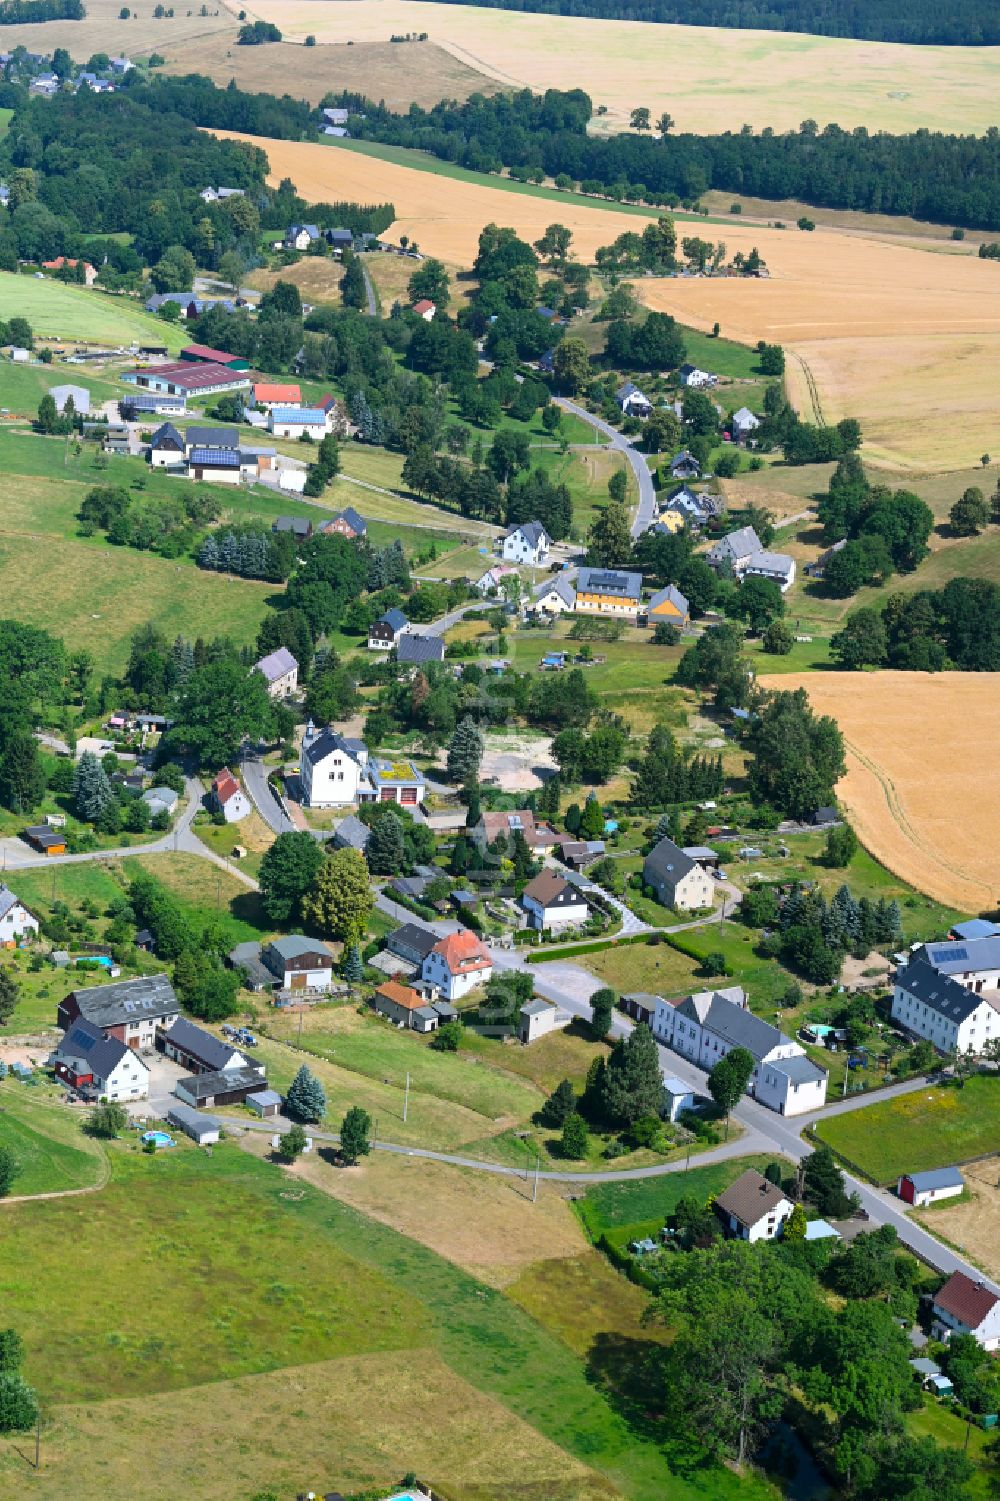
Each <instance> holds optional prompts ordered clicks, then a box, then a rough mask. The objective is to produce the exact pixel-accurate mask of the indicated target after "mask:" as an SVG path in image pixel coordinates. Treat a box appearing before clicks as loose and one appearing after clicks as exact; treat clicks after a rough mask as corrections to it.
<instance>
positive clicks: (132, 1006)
mask: <svg viewBox="0 0 1000 1501" xmlns="http://www.w3.org/2000/svg"><path fill="white" fill-rule="evenodd" d="M180 1010H181V1008H180V1004H179V1002H178V1000H177V997H176V996H175V995H174V990H173V986H172V985H171V983H170V980H169V977H168V976H167V975H164V974H158V975H142V976H141V977H140V978H139V979H137V980H114V981H112V983H111V984H110V985H92V986H88V987H86V988H85V989H81V990H71V991H70V993H69V995H67V996H66V998H65V1000H62V1001H60V1002H59V1006H58V1009H57V1012H56V1024H57V1026H59V1027H61V1028H62V1029H63V1031H64V1032H67V1031H69V1029H70V1028H71V1027H72V1026H73V1024H74V1022H77V1021H85V1022H88V1023H89V1024H90V1025H91V1026H92V1027H97V1028H99V1029H100V1030H101V1031H102V1032H104V1033H106V1034H107V1035H108V1036H109V1037H116V1038H117V1039H118V1041H119V1042H123V1043H124V1044H125V1045H126V1047H129V1048H133V1049H138V1050H139V1051H141V1052H146V1051H151V1050H152V1048H153V1046H154V1045H155V1042H156V1033H157V1029H158V1028H160V1027H168V1026H170V1025H171V1023H172V1022H173V1021H174V1019H175V1018H176V1017H178V1016H179V1015H180Z"/></svg>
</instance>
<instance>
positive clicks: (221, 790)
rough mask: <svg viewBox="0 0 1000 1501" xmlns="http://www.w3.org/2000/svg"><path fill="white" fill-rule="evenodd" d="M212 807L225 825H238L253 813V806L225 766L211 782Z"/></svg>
mask: <svg viewBox="0 0 1000 1501" xmlns="http://www.w3.org/2000/svg"><path fill="white" fill-rule="evenodd" d="M211 801H212V806H213V808H214V809H215V811H216V813H221V814H222V816H223V818H224V819H225V820H226V823H239V821H240V819H241V818H246V816H247V814H248V813H251V812H252V811H253V805H252V804H251V802H250V799H249V798H248V797H247V795H246V793H245V792H244V791H243V788H242V787H241V786H240V784H239V782H238V781H237V780H236V778H235V777H234V776H233V774H232V772H231V771H230V770H229V768H228V767H227V766H224V767H223V769H222V770H221V771H220V772H219V774H218V776H217V777H215V778H214V779H213V781H212V793H211Z"/></svg>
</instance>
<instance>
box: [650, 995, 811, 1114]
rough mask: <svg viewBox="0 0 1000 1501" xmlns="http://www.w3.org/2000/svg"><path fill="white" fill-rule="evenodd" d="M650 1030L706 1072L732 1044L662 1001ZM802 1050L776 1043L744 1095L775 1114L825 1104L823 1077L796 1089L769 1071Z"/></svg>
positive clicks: (782, 1076) (789, 1043) (798, 1055)
mask: <svg viewBox="0 0 1000 1501" xmlns="http://www.w3.org/2000/svg"><path fill="white" fill-rule="evenodd" d="M650 1030H651V1031H652V1033H653V1036H654V1037H655V1038H656V1040H657V1042H661V1043H663V1045H664V1046H665V1047H668V1048H671V1049H672V1050H673V1052H675V1053H680V1055H681V1057H682V1058H688V1059H690V1060H691V1062H692V1063H695V1064H697V1065H698V1067H699V1068H702V1069H704V1070H705V1071H706V1073H707V1072H708V1070H709V1069H711V1068H714V1066H715V1065H716V1064H717V1063H718V1061H719V1059H720V1058H724V1057H725V1056H726V1054H727V1053H728V1052H729V1051H730V1050H731V1047H732V1044H731V1043H729V1042H727V1041H726V1040H725V1039H724V1038H722V1037H720V1036H719V1035H718V1033H716V1032H714V1031H713V1030H712V1029H711V1028H710V1027H707V1026H703V1025H702V1024H701V1023H700V1022H698V1021H695V1020H694V1019H693V1018H692V1017H689V1016H686V1015H684V1014H683V1013H682V1012H679V1011H678V1009H677V1008H676V1007H674V1006H671V1005H669V1004H668V1003H667V1002H666V1001H664V1000H660V999H658V1000H657V1003H656V1008H655V1010H654V1012H653V1018H652V1023H651V1028H650ZM804 1056H805V1049H804V1048H802V1047H800V1046H799V1044H798V1043H797V1042H794V1041H793V1040H792V1039H791V1038H789V1039H788V1040H787V1042H783V1043H779V1044H778V1045H777V1046H775V1047H773V1048H772V1049H771V1050H770V1052H769V1053H768V1054H767V1055H766V1056H765V1057H764V1058H761V1059H758V1061H757V1066H756V1068H755V1069H754V1071H753V1074H752V1075H751V1076H750V1080H749V1083H748V1085H747V1093H748V1094H750V1095H752V1096H753V1097H754V1098H755V1099H757V1100H758V1101H759V1102H760V1104H762V1105H766V1106H767V1108H768V1109H769V1110H774V1111H775V1112H776V1113H777V1114H779V1115H802V1114H804V1113H805V1112H806V1111H808V1110H817V1109H819V1107H820V1106H821V1105H823V1104H825V1102H826V1077H825V1075H823V1076H821V1077H820V1078H819V1079H817V1080H816V1081H815V1082H808V1083H800V1084H799V1085H798V1087H797V1088H796V1087H795V1085H794V1081H792V1080H790V1079H789V1078H788V1077H787V1075H785V1074H781V1073H778V1072H777V1070H776V1069H773V1068H769V1067H768V1065H769V1064H773V1063H779V1062H780V1061H781V1060H782V1059H784V1058H801V1057H804Z"/></svg>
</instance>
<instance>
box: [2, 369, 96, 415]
mask: <svg viewBox="0 0 1000 1501" xmlns="http://www.w3.org/2000/svg"><path fill="white" fill-rule="evenodd" d="M61 385H74V386H83V388H84V390H86V391H89V392H90V395H91V400H92V401H94V402H95V403H96V402H98V401H107V400H109V399H110V398H111V397H115V396H119V395H121V387H120V386H118V385H116V384H115V383H114V381H110V380H106V379H104V378H102V377H101V376H99V375H97V374H96V373H95V372H93V371H91V370H83V371H81V367H80V366H79V365H64V364H61V363H60V362H58V361H57V362H54V363H53V364H51V365H43V364H41V363H39V364H31V365H14V364H12V363H11V362H10V361H9V360H4V361H3V362H2V363H0V406H4V407H7V408H8V409H9V410H10V411H11V412H17V413H18V414H19V415H21V416H24V417H32V418H33V417H34V416H35V413H36V412H37V410H38V403H39V402H40V401H41V399H42V397H43V396H44V395H45V393H46V392H47V391H50V390H51V389H52V387H53V386H61Z"/></svg>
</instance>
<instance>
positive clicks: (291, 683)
mask: <svg viewBox="0 0 1000 1501" xmlns="http://www.w3.org/2000/svg"><path fill="white" fill-rule="evenodd" d="M298 683H299V669H298V667H290V668H289V669H288V671H287V672H283V673H282V675H281V677H280V678H275V679H274V680H273V681H272V682H270V683H268V685H267V693H268V697H269V698H287V697H288V695H289V694H290V693H294V692H295V690H296V688H297V687H298Z"/></svg>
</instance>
